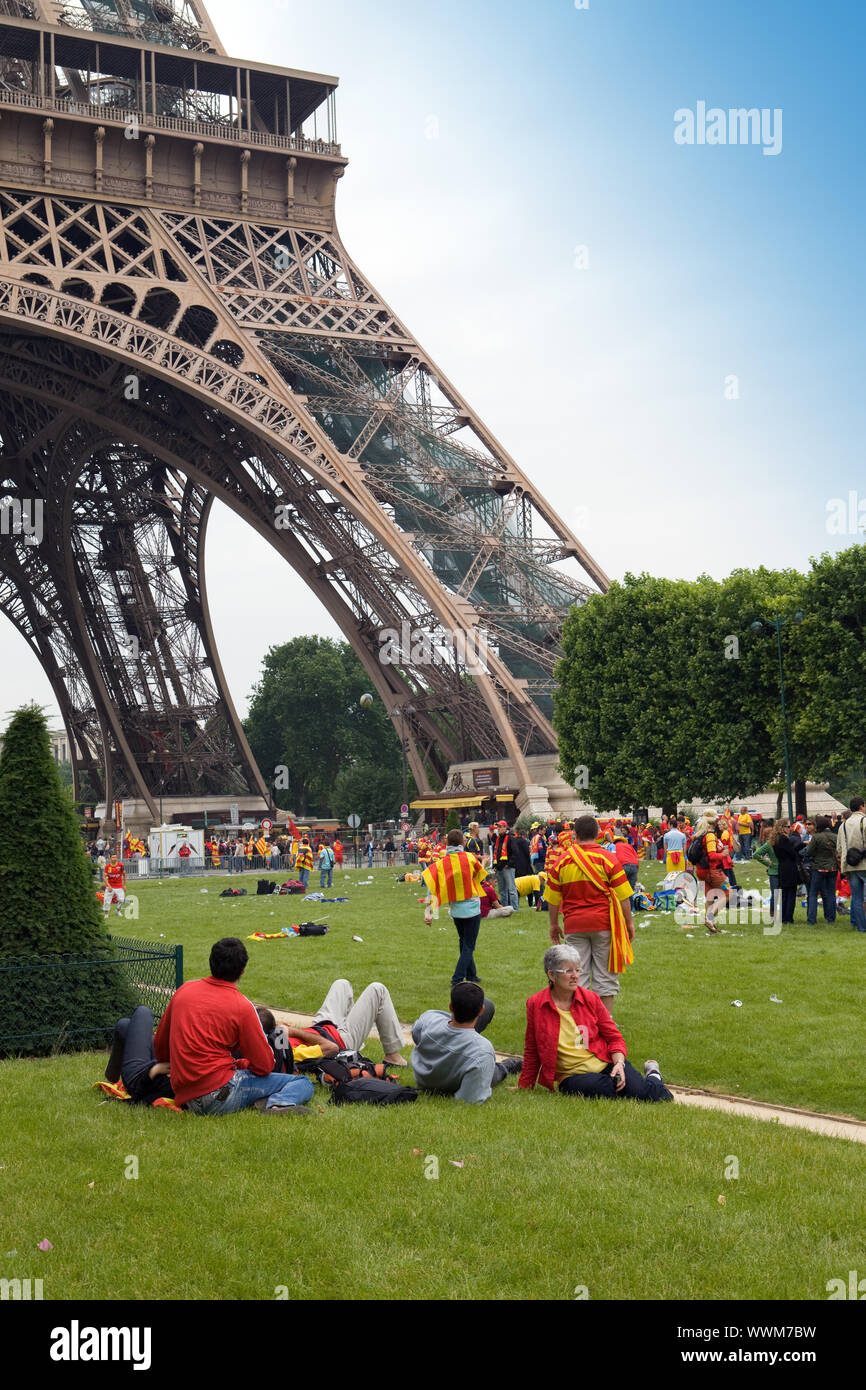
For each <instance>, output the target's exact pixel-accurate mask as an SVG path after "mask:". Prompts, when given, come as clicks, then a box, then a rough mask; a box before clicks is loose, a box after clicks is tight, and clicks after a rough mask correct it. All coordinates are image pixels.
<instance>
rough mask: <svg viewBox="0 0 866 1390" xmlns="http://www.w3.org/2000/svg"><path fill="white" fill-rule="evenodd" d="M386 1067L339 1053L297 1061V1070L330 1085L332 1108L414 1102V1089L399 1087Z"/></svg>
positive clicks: (350, 1053)
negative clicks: (312, 1075)
mask: <svg viewBox="0 0 866 1390" xmlns="http://www.w3.org/2000/svg"><path fill="white" fill-rule="evenodd" d="M386 1066H387V1063H385V1062H372V1061H371V1060H370V1058H369V1057H362V1056H361V1055H360V1053H357V1052H354V1053H353V1052H342V1053H338V1054H337V1056H335V1057H311V1058H309V1059H308V1060H306V1061H303V1062H299V1063H298V1071H299V1072H302V1073H303V1072H312V1073H313V1074H314V1075H315V1076H317V1077H318V1079H319V1080H320V1081H321V1083H322V1085H323V1086H330V1087H331V1104H332V1105H355V1104H365V1105H399V1104H401V1103H403V1102H406V1101H410V1100H417V1099H418V1092H417V1090H416V1089H415V1087H414V1086H401V1085H400V1083H399V1081H398V1080H397V1078H396V1077H395V1076H388V1074H387V1071H386Z"/></svg>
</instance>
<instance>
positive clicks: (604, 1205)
mask: <svg viewBox="0 0 866 1390" xmlns="http://www.w3.org/2000/svg"><path fill="white" fill-rule="evenodd" d="M650 876H652V877H658V874H657V871H656V870H655V869H654V868H653V870H652V871H651V875H650ZM255 877H257V875H255V876H254V875H250V876H249V881H248V882H247V883H246V886H247V888H248V889H250V888H251V887H254V882H255ZM366 877H367V875H366V873H361V872H349V873H348V874H347V875H346V876H345V877H342V876H341V875H339V874H338V875H337V876H336V879H335V890H334V891H335V892H336V893H342V892H346V893H347V894H348V895H349V896H350V902H348V903H345V904H341V905H335V906H333V907H328V908H327V909H324V908H321V907H317V906H315V905H312V904H305V905H303V907H300V906H299V904H298V902H297V900H294V901H293V900H291V899H289V900H287V899H279V900H277V901H276V902H274V900H272V899H268V898H256V897H254V896H249V897H247V898H246V899H242V900H240V901H237V902H235V903H232V902H231V901H230V900H227V899H222V900H221V899H219V898H218V896H217V895H218V893H219V890H220V888H221V887H223V886H224V885H225V883H226V880H225V879H212V880H210V881H205V880H202V879H192V880H189V881H187V882H184V883H179V884H178V883H165V884H163V885H161V886H160V885H159V884H155V883H151V884H143V885H141V887H140V888H138V898H139V907H140V918H139V920H138V921H137V922H126V923H124V926H123V931H124V934H130V935H136V936H140V937H143V938H145V939H152V938H156V939H158V938H159V937H160V935H161V934H162V935H164V936H165V937H166V939H167V940H170V941H181V942H182V943H183V945H184V949H185V963H186V970H185V973H186V976H187V978H193V977H195V976H196V975H199V974H202V973H205V972H206V962H207V954H208V950H209V947H210V945H211V943H212V942H213V941H214V940H215V939H216V938H217V937H218V936H222V935H238V936H241V937H246V936H247V935H248V933H249V932H251V931H254V930H257V929H258V930H273V929H275V928H276V927H277V926H282V925H286V924H288V922H289V921H291V920H293V919H295V920H297V918H298V916H301V917H306V916H310V917H315V916H319V915H321V914H322V913H323V912H325V911H327V912H328V914H329V916H328V921H329V923H330V924H331V928H332V929H331V931H330V932H329V934H328V936H327V937H324V938H318V939H316V938H311V939H295V940H285V941H274V942H263V943H257V942H248V943H247V944H248V947H249V950H250V955H251V962H250V966H249V968H248V971H247V974H246V975H245V977H244V990H245V992H246V993H247V994H248V995H249V996H250V997H251V998H253V999H255V1000H256V1001H260V1002H267V1003H269V1004H272V1005H276V1006H283V1007H288V1008H296V1009H304V1010H312V1009H314V1008H315V1007H316V1006H317V1005H318V1004H319V1002H320V999H321V997H322V995H323V994H324V991H325V989H326V987H327V985H328V984H329V983H330V982H331V980H332V979H333V978H335V977H336V976H339V975H346V976H347V977H348V978H349V979H351V980H352V982H353V984H354V985H355V987H356V990H358V989H360V988H361V987H363V986H364V985H365V984H367V983H368V982H369V981H370V980H373V979H383V980H384V981H385V982H386V983H387V984H388V985H389V986H390V988H391V990H392V994H393V996H394V999H395V1002H396V1005H397V1009H398V1013H399V1014H400V1016H401V1017H402V1018H403V1019H404V1020H409V1021H411V1019H412V1018H413V1017H415V1016H416V1015H417V1013H419V1012H420V1011H421V1010H422V1009H424V1008H427V1007H437V1006H444V1004H445V1001H446V999H447V993H448V980H449V977H450V973H451V970H452V967H453V964H454V960H455V959H456V934H455V933H454V930H453V928H452V926H451V924H450V921H447V922H440V923H438V924H437V923H434V925H433V926H432V927H429V928H428V927H425V926H424V925H423V921H422V918H421V911H422V910H421V906H420V904H418V903H417V902H416V897H417V888H416V887H414V886H413V887H411V888H410V887H409V886H407V885H397V884H395V882H394V877H395V874H394V873H392V872H389V871H385V870H379V871H374V884H373V885H372V886H366V887H360V886H359V884H358V880H359V879H360V878H366ZM739 877H740V879H741V881H743V882H745V883H746V885H747V886H748V885H750V884H752V883H754V884H756V885H757V884H758V883H760V882H761V881H762V880H761V878H760V876H759V872H758V871H757V869H755V870H752V869H746V870H744V871H742V872H740V874H739ZM202 887H207V888H208V892H207V893H206V894H205V893H202V892H201V891H200V890H201V888H202ZM798 911H801V910H798ZM272 912H273V913H274V914H275V915H274V916H273V917H272V916H271V915H270V914H271V913H272ZM642 920H645V919H642ZM646 922H647V924H646V926H645V927H644V928H643V929H641V930H639V931H638V932H637V938H638V939H637V942H636V961H635V964H634V965H633V966H632V967H631V968H630V969H629V971H628V972H627V974H626V976H625V978H624V983H623V992H622V996H621V1001H620V1003H619V1004H618V1006H617V1019H618V1022H619V1024H620V1026H621V1028H622V1030H623V1032H624V1034H625V1037H626V1039H627V1041H628V1044H629V1047H630V1050H631V1056H632V1059H633V1060H634V1061H635V1062H636V1063H637V1064H638V1065H640V1064H641V1063H642V1061H643V1058H644V1057H645V1056H650V1055H655V1056H658V1057H660V1058H661V1061H662V1067H663V1071H664V1074H665V1076H666V1077H667V1078H668V1079H670V1080H672V1081H674V1082H680V1083H683V1084H701V1085H707V1086H717V1087H719V1088H720V1089H725V1090H728V1091H734V1090H739V1092H740V1093H741V1094H743V1095H752V1096H757V1097H759V1098H761V1099H767V1100H779V1101H784V1102H788V1103H791V1102H793V1103H799V1104H804V1105H808V1106H811V1107H813V1108H815V1109H831V1110H836V1111H840V1112H847V1113H849V1114H853V1115H860V1116H863V1115H866V1098H864V1096H863V1095H862V1094H861V1093H858V1089H857V1087H856V1085H855V1083H854V1080H852V1079H850V1078H851V1076H852V1075H853V1073H854V1070H855V1069H854V1068H853V1067H852V1065H851V1058H852V1056H857V1055H858V1054H857V1052H856V1051H855V1048H856V1047H857V1044H859V1042H860V1034H859V1032H858V1031H857V1029H856V1026H855V1020H856V1018H857V998H858V994H859V983H858V982H859V980H860V978H861V977H862V968H863V967H862V957H861V955H860V952H861V951H862V950H863V949H864V947H866V938H864V937H862V936H859V935H858V934H857V933H854V932H852V931H851V930H850V926H849V924H848V922H847V919H845V920H844V922H840V923H839V924H838V925H837V926H836V927H835V928H825V927H823V926H819V927H817V928H807V927H806V926H805V925H804V926H802V927H800V926H797V927H795V928H794V929H786V930H784V931H783V932H781V933H780V934H779V935H778V936H767V937H765V936H764V935H763V930H762V927H761V926H760V925H756V926H750V925H732V926H731V927H730V928H729V932H730V933H731V934H730V935H727V936H723V937H719V938H710V939H708V938H706V937H705V936H704V935H702V934H701V933H700V932H699V931H696V932H695V934H694V939H693V940H692V941H688V940H686V939H685V937H686V933H685V932H683V931H682V930H681V929H680V928H679V927H677V926H676V925H675V923H674V921H673V918H672V917H671V916H667V917H661V916H659V917H653V918H650V919H646ZM735 932H736V933H742V935H734V934H733V933H735ZM353 934H357V935H359V936H361V937H363V938H364V940H363V943H356V942H353V941H352V940H351V937H352V935H353ZM546 943H547V918H546V915H545V914H535V913H529V912H527V911H525V910H522V911H521V912H520V913H518V914H517V916H516V917H515V918H513V919H511V920H510V921H507V922H503V923H498V924H491V925H490V926H488V927H484V928H482V933H481V937H480V942H479V948H478V951H477V956H476V958H477V961H478V965H479V970H480V972H481V974H482V976H483V978H484V982H485V989H486V991H487V992H488V994H489V995H490V996H491V997H492V998H493V999H494V1000H495V1001H496V1003H497V1015H496V1018H495V1020H494V1022H493V1024H492V1025H491V1028H490V1032H489V1036H490V1037H491V1039H492V1041H493V1042H494V1043H495V1044H496V1045H497V1047H501V1048H507V1049H510V1050H512V1049H513V1050H519V1049H520V1046H521V1043H522V1031H523V1001H524V1000H525V998H526V997H527V995H528V994H529V993H532V992H534V991H535V990H537V989H538V988H540V987H541V986H542V984H543V979H542V973H541V955H542V953H543V951H544V949H545V946H546ZM772 994H776V995H778V996H779V997H780V998H781V999H782V1001H783V1002H782V1003H781V1004H772V1003H770V995H772ZM734 998H737V999H741V1000H742V1001H743V1007H742V1008H739V1009H738V1008H734V1007H732V1005H731V1002H730V1001H731V1000H732V999H734ZM370 1051H372V1052H374V1053H375V1052H376V1048H375V1047H374V1046H371V1048H370ZM104 1061H105V1058H104V1055H97V1054H83V1055H79V1056H71V1057H57V1058H47V1059H44V1060H39V1061H10V1062H5V1063H3V1064H2V1065H0V1086H2V1104H3V1115H4V1123H3V1136H2V1140H0V1194H2V1196H0V1277H9V1278H11V1277H14V1276H16V1275H17V1276H19V1277H41V1278H43V1280H44V1296H45V1298H46V1299H79V1298H86V1297H91V1298H107V1299H111V1298H122V1297H128V1298H142V1299H149V1298H153V1299H166V1298H204V1299H218V1298H241V1299H273V1298H275V1297H277V1296H278V1295H279V1292H280V1291H281V1290H283V1289H285V1290H286V1293H287V1296H288V1297H289V1298H291V1299H296V1298H311V1297H316V1298H321V1297H341V1296H342V1297H355V1298H376V1297H396V1298H399V1297H411V1298H445V1299H453V1298H470V1297H474V1298H501V1299H517V1298H529V1299H540V1298H556V1299H572V1298H574V1297H575V1290H579V1289H581V1288H583V1287H585V1288H586V1290H587V1292H588V1295H589V1297H590V1298H593V1299H602V1298H613V1299H626V1298H632V1299H664V1298H689V1299H721V1298H742V1299H753V1298H767V1299H799V1298H803V1299H825V1298H826V1297H827V1293H826V1285H827V1281H828V1280H830V1279H834V1278H843V1279H845V1278H847V1274H848V1271H849V1270H850V1269H860V1270H863V1269H864V1268H866V1248H864V1245H866V1242H864V1237H863V1234H862V1224H863V1223H862V1220H861V1219H860V1213H861V1212H862V1193H863V1190H864V1179H866V1149H864V1147H863V1146H860V1145H856V1144H851V1143H847V1142H846V1141H842V1140H832V1139H825V1138H821V1137H819V1136H816V1135H812V1134H808V1133H802V1132H798V1131H794V1130H790V1129H782V1128H780V1127H778V1126H774V1125H768V1124H766V1123H758V1122H755V1121H750V1120H747V1119H739V1118H737V1117H734V1116H730V1115H726V1114H724V1113H719V1114H716V1113H712V1112H702V1111H695V1110H692V1109H687V1108H686V1107H681V1106H675V1105H664V1106H648V1105H647V1106H638V1105H633V1104H617V1103H597V1104H592V1103H586V1102H578V1101H567V1100H565V1099H564V1098H562V1097H558V1096H553V1095H550V1094H548V1093H546V1092H540V1091H537V1092H535V1093H532V1094H530V1093H524V1092H517V1091H516V1090H513V1089H510V1088H509V1087H508V1086H507V1085H506V1086H502V1087H500V1088H498V1089H497V1090H496V1091H495V1092H494V1095H493V1097H492V1099H491V1100H490V1101H489V1102H488V1103H487V1104H486V1105H484V1106H481V1107H463V1106H458V1105H456V1104H454V1103H453V1102H451V1101H449V1100H439V1099H432V1098H429V1097H428V1098H422V1099H421V1100H419V1101H418V1102H417V1103H416V1104H415V1105H412V1106H405V1107H404V1106H399V1107H396V1108H391V1109H388V1110H384V1111H380V1110H377V1109H367V1108H366V1107H357V1108H354V1107H350V1108H347V1109H340V1110H335V1109H334V1108H333V1107H331V1106H328V1107H326V1106H325V1105H324V1098H321V1097H320V1096H319V1095H318V1093H317V1096H316V1099H315V1101H314V1102H313V1105H314V1107H315V1112H314V1114H313V1115H311V1116H310V1117H308V1118H306V1119H302V1118H295V1119H292V1120H286V1119H276V1118H273V1117H270V1118H269V1117H267V1116H263V1115H260V1114H258V1113H250V1112H247V1113H244V1114H241V1115H237V1116H234V1117H230V1118H227V1119H224V1120H211V1121H208V1120H201V1119H196V1118H194V1117H192V1116H187V1115H173V1114H170V1113H164V1112H158V1111H151V1110H143V1109H139V1108H133V1107H131V1106H121V1105H117V1104H115V1103H105V1104H101V1103H100V1101H101V1096H100V1093H99V1092H97V1091H94V1090H91V1089H90V1085H91V1083H92V1082H93V1081H95V1080H97V1079H98V1077H99V1076H100V1075H101V1073H102V1068H103V1066H104ZM410 1079H411V1078H410ZM320 1106H321V1107H322V1108H321V1110H319V1107H320ZM416 1151H417V1152H416ZM132 1160H134V1162H133V1161H132ZM458 1164H460V1165H462V1166H457V1165H458ZM133 1171H137V1177H133V1176H127V1174H131V1173H132V1172H133ZM437 1171H438V1176H434V1174H435V1173H436V1172H437ZM734 1173H737V1174H738V1175H737V1176H734ZM91 1184H92V1185H91ZM720 1198H724V1201H723V1202H722V1201H720V1200H719V1199H720ZM46 1238H47V1239H48V1240H50V1241H51V1243H52V1245H53V1247H54V1248H53V1250H51V1251H47V1252H43V1251H40V1250H38V1249H37V1246H38V1243H39V1242H40V1241H41V1240H43V1239H46Z"/></svg>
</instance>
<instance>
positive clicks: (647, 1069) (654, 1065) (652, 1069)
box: [643, 1059, 662, 1081]
mask: <svg viewBox="0 0 866 1390" xmlns="http://www.w3.org/2000/svg"><path fill="white" fill-rule="evenodd" d="M643 1074H644V1076H646V1077H650V1076H657V1077H658V1079H659V1081H661V1079H662V1074H661V1072H660V1071H659V1064H658V1062H656V1061H654V1060H652V1059H650V1061H648V1062H644V1064H643Z"/></svg>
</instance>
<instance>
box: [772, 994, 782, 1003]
mask: <svg viewBox="0 0 866 1390" xmlns="http://www.w3.org/2000/svg"><path fill="white" fill-rule="evenodd" d="M784 1002H785V1001H784V999H780V998H779V996H778V994H771V995H770V1003H771V1004H784Z"/></svg>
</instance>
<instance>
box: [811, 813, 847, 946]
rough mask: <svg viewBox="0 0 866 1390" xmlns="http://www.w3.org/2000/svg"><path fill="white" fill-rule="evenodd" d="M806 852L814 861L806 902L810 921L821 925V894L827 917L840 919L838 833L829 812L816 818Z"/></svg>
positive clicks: (829, 920)
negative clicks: (838, 903) (819, 916)
mask: <svg viewBox="0 0 866 1390" xmlns="http://www.w3.org/2000/svg"><path fill="white" fill-rule="evenodd" d="M803 856H804V858H805V859H806V862H807V863H808V864H809V865H810V867H811V870H812V874H811V877H810V879H809V897H808V900H807V904H806V921H807V922H808V924H809V926H810V927H815V926H817V925H818V894H819V893H820V894H821V903H822V905H823V908H824V921H825V922H835V921H836V871H837V867H838V866H837V862H836V836H835V835H834V834H833V832H832V830H831V829H830V822H829V820H828V819H827V817H826V816H818V817H816V819H815V833H814V835H813V836H812V838H811V840H809V842H808V843H807V845H806V847H805V849H804V850H803Z"/></svg>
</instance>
